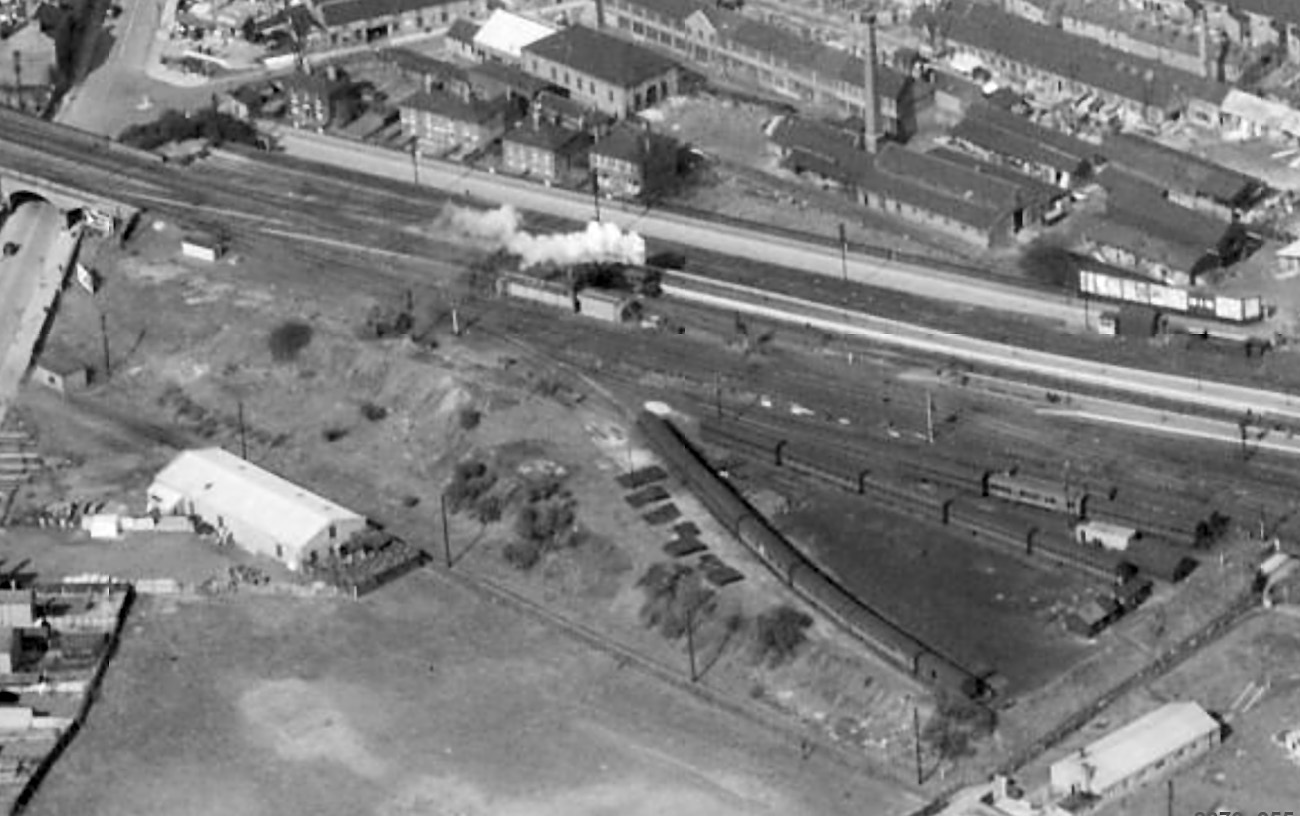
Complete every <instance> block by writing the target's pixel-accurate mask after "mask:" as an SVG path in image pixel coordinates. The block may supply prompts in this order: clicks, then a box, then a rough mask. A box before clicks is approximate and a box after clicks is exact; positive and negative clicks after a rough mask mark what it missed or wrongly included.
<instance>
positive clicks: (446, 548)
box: [438, 495, 451, 569]
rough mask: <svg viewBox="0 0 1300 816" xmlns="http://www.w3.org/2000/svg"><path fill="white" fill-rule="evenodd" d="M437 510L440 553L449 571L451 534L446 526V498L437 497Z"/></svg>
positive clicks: (443, 496)
mask: <svg viewBox="0 0 1300 816" xmlns="http://www.w3.org/2000/svg"><path fill="white" fill-rule="evenodd" d="M438 509H439V511H441V513H442V552H443V555H445V556H446V558H447V569H451V532H450V530H449V528H448V525H447V497H446V495H439V496H438Z"/></svg>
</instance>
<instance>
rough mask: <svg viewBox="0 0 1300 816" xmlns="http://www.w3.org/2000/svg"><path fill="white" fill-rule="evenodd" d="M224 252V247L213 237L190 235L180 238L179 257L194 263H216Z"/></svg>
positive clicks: (202, 234) (200, 234) (199, 234)
mask: <svg viewBox="0 0 1300 816" xmlns="http://www.w3.org/2000/svg"><path fill="white" fill-rule="evenodd" d="M225 251H226V250H225V246H224V245H223V244H222V242H221V241H220V240H219V239H218V238H217V237H216V236H214V235H207V234H204V233H190V234H188V235H186V236H185V237H183V238H181V255H182V256H184V257H186V258H193V259H194V260H196V261H204V262H206V263H216V262H217V261H218V260H220V259H221V256H222V255H224V254H225Z"/></svg>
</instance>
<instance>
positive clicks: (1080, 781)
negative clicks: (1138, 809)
mask: <svg viewBox="0 0 1300 816" xmlns="http://www.w3.org/2000/svg"><path fill="white" fill-rule="evenodd" d="M1220 734H1221V727H1220V725H1219V723H1218V721H1217V720H1215V719H1214V718H1213V717H1211V716H1210V715H1209V714H1207V713H1206V712H1205V709H1203V708H1201V707H1200V706H1199V705H1197V704H1196V703H1192V702H1176V703H1169V704H1167V705H1164V706H1162V707H1161V708H1158V709H1156V710H1155V711H1152V712H1151V713H1149V714H1147V715H1145V716H1143V717H1141V718H1139V719H1137V720H1135V721H1133V722H1131V723H1129V724H1128V725H1126V726H1124V727H1123V728H1120V729H1119V730H1117V731H1112V732H1111V733H1110V734H1107V735H1106V736H1104V737H1102V738H1101V739H1099V740H1097V741H1096V742H1094V743H1092V744H1090V745H1088V746H1086V747H1084V748H1080V749H1078V750H1077V751H1073V752H1072V753H1070V754H1069V755H1067V756H1065V757H1063V758H1062V759H1059V760H1057V761H1056V762H1054V763H1052V768H1051V787H1052V792H1053V793H1054V794H1058V795H1060V796H1063V797H1067V798H1073V799H1075V800H1077V801H1080V802H1087V803H1092V802H1103V801H1106V800H1110V799H1113V798H1115V797H1117V796H1122V795H1124V794H1126V793H1129V792H1130V791H1133V790H1135V789H1136V788H1138V787H1141V786H1142V785H1144V784H1146V783H1147V782H1150V781H1151V780H1152V779H1154V778H1156V777H1157V776H1160V775H1161V774H1163V773H1165V772H1167V771H1169V770H1171V769H1173V768H1176V767H1178V766H1180V765H1185V764H1187V763H1189V762H1191V761H1193V760H1195V759H1196V758H1197V757H1200V756H1203V755H1205V754H1207V753H1209V752H1210V751H1211V750H1212V749H1213V748H1214V746H1216V745H1218V744H1219V738H1220Z"/></svg>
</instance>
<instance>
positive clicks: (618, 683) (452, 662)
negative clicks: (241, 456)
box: [29, 573, 916, 816]
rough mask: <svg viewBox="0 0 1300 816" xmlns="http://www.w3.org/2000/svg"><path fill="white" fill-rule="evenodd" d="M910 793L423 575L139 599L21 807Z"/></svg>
mask: <svg viewBox="0 0 1300 816" xmlns="http://www.w3.org/2000/svg"><path fill="white" fill-rule="evenodd" d="M915 804H916V802H915V801H914V800H911V799H910V798H909V797H906V796H901V795H899V794H896V793H894V792H891V791H890V790H888V789H886V788H885V787H883V786H881V785H879V784H877V783H875V782H873V781H871V780H870V779H869V778H867V777H866V776H865V775H863V774H861V773H860V772H854V771H849V770H847V769H845V768H843V767H842V766H839V765H836V764H833V763H830V762H824V761H823V759H822V758H821V757H820V756H819V755H817V754H816V753H814V754H813V755H812V756H811V757H809V758H807V759H801V756H800V746H799V745H797V744H791V741H790V740H788V739H784V738H778V737H775V736H773V735H772V733H771V732H769V731H767V730H765V729H763V728H760V727H758V726H754V725H751V724H750V723H749V722H748V721H746V720H743V719H740V718H736V717H732V716H730V715H721V714H717V713H715V712H713V711H711V710H709V709H708V708H706V707H704V706H702V705H701V704H699V703H698V702H697V701H696V700H695V699H694V698H693V697H690V696H689V695H685V694H683V693H680V692H677V691H674V690H669V689H666V688H665V687H664V686H662V685H660V684H658V683H656V682H654V681H650V680H648V679H646V678H645V677H644V676H642V675H640V674H638V673H636V671H635V670H632V669H626V668H623V669H620V668H619V666H618V665H617V663H615V662H614V661H613V660H612V659H610V658H607V657H604V656H600V655H597V654H595V653H592V652H590V651H588V650H585V649H583V648H579V647H576V646H574V645H573V644H572V642H571V641H568V640H567V639H565V638H564V637H562V636H560V635H558V634H557V633H555V632H554V631H552V630H549V629H547V628H544V627H542V626H541V625H539V624H535V623H531V622H529V621H527V620H526V619H523V618H520V617H519V616H517V615H516V614H514V613H513V612H510V611H508V610H505V609H502V608H501V607H498V606H494V605H491V604H487V603H485V602H483V601H481V600H479V598H478V597H477V596H476V595H473V594H470V593H468V592H466V591H465V590H462V589H458V588H456V587H455V586H454V585H452V584H449V583H447V582H445V581H443V580H442V579H439V578H437V577H436V576H434V575H432V574H430V573H418V574H416V575H414V576H412V577H410V578H408V579H406V580H404V581H402V582H400V583H398V584H396V585H394V586H393V587H390V588H389V589H388V590H386V591H385V592H383V593H380V594H378V595H376V596H372V597H371V598H370V599H367V600H365V601H362V602H339V601H308V602H302V601H285V600H280V599H274V598H253V597H239V596H237V597H235V598H233V599H229V600H225V601H219V602H205V603H179V604H178V603H176V602H173V601H166V600H160V599H146V600H145V601H143V602H142V603H141V604H140V606H139V608H138V609H137V611H136V612H135V617H134V619H133V621H132V622H131V623H130V624H128V627H127V630H126V635H125V638H124V642H123V645H122V648H121V651H120V653H119V656H118V658H117V659H116V661H115V663H114V665H113V666H112V667H111V669H110V672H109V676H108V679H107V681H106V684H105V686H104V691H103V695H102V698H101V700H100V702H99V703H98V704H97V705H96V708H95V709H94V711H93V712H92V713H91V716H90V718H89V721H88V723H87V726H86V728H85V729H84V730H83V731H82V733H81V734H80V735H79V736H78V738H77V739H76V741H75V742H74V743H73V745H72V747H71V749H70V750H69V751H68V753H67V754H66V755H65V756H64V757H63V759H62V760H61V761H60V762H59V763H58V764H57V765H56V766H55V768H54V770H53V772H52V773H51V775H50V776H49V778H48V779H47V780H46V782H45V785H44V787H43V789H42V790H41V792H40V793H39V794H38V796H37V797H36V800H35V802H34V804H33V807H32V808H31V810H30V811H29V813H31V814H40V815H41V816H46V815H47V814H48V815H53V814H65V813H96V814H100V815H101V816H116V814H132V816H141V815H142V814H166V815H167V816H191V815H194V816H197V815H198V814H209V813H212V814H215V813H224V814H231V813H238V814H242V815H245V816H260V814H283V815H284V816H295V815H296V814H313V816H315V815H316V814H321V815H322V816H330V815H331V814H348V816H353V815H354V814H380V815H381V816H397V815H398V814H431V815H434V816H452V815H453V814H455V815H456V816H480V815H481V814H482V815H484V816H485V815H486V814H494V816H516V815H518V816H523V814H528V816H584V815H586V814H590V816H597V814H614V813H617V814H620V815H622V814H627V815H628V816H641V815H642V814H644V815H645V816H649V815H650V814H674V815H675V816H676V815H680V816H733V815H739V814H780V816H799V815H800V814H810V815H811V814H818V816H826V815H828V814H837V813H845V814H849V813H853V814H859V813H864V812H867V813H871V814H873V816H874V815H875V814H882V816H883V815H884V814H891V813H901V812H904V811H905V810H907V809H908V807H909V805H910V806H915Z"/></svg>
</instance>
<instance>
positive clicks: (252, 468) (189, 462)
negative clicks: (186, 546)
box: [154, 448, 361, 546]
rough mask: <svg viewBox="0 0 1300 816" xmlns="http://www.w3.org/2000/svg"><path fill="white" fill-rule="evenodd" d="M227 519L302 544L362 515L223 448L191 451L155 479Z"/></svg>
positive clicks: (173, 462) (184, 452)
mask: <svg viewBox="0 0 1300 816" xmlns="http://www.w3.org/2000/svg"><path fill="white" fill-rule="evenodd" d="M154 481H155V483H156V484H160V485H162V486H164V487H167V488H168V489H171V490H174V491H176V492H178V493H180V494H181V495H183V496H187V497H191V498H198V497H202V499H203V502H204V504H206V505H207V506H208V507H210V508H212V509H213V510H215V511H217V512H219V513H220V514H221V515H222V516H225V517H227V518H232V519H233V518H237V519H242V520H243V521H245V522H247V523H250V524H254V525H256V526H257V527H258V528H259V529H261V530H264V531H265V532H267V533H268V534H269V535H271V536H272V537H274V538H275V539H276V540H278V541H282V542H284V543H285V544H287V545H289V546H294V545H298V546H301V545H302V544H305V543H306V542H307V541H309V540H310V539H311V538H312V537H313V536H315V535H316V534H317V533H318V532H319V531H320V530H321V529H322V528H324V527H327V526H329V525H331V524H334V523H335V522H339V521H355V520H357V519H359V518H361V517H360V516H359V515H357V514H356V513H354V512H352V511H351V510H348V509H347V508H346V507H342V506H341V505H338V504H335V503H334V502H332V501H330V500H329V499H326V498H324V497H322V496H318V495H316V494H315V493H312V492H311V491H309V490H306V489H304V488H302V487H299V486H298V485H295V484H293V483H292V482H289V481H287V480H285V479H282V478H280V477H279V476H277V475H275V474H274V473H271V472H270V471H267V470H263V469H262V468H260V467H258V466H257V465H254V464H251V463H249V462H246V461H244V460H243V459H240V458H239V457H238V456H235V455H234V454H232V453H229V452H227V451H224V450H222V449H221V448H203V449H200V450H187V451H183V452H181V453H180V454H179V455H177V456H176V458H175V459H173V460H172V461H171V462H170V463H169V464H168V465H167V466H166V467H165V468H163V469H162V471H161V472H159V474H158V475H157V477H155V479H154Z"/></svg>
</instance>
